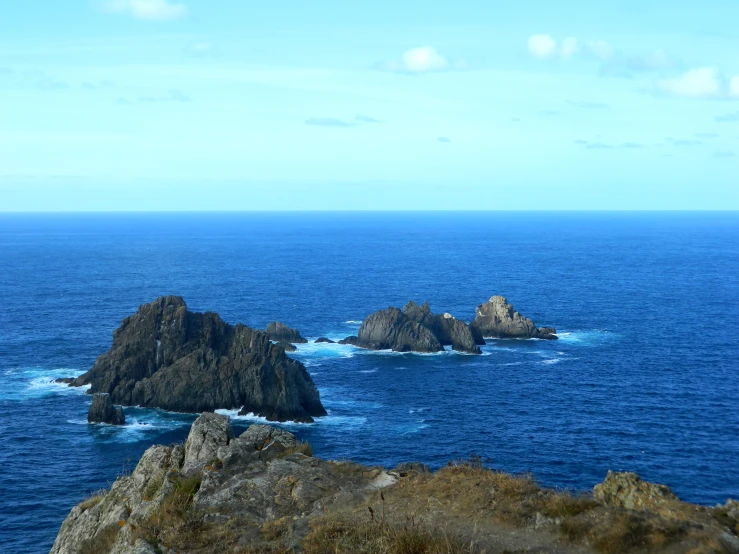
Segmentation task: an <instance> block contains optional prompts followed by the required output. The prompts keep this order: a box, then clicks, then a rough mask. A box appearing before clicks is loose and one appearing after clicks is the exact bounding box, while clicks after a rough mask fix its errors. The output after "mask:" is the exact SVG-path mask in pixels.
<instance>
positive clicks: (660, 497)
mask: <svg viewBox="0 0 739 554" xmlns="http://www.w3.org/2000/svg"><path fill="white" fill-rule="evenodd" d="M593 498H595V499H596V500H597V501H598V502H601V503H603V504H606V505H611V506H619V507H621V508H626V509H627V510H649V511H653V512H657V513H669V512H670V511H671V510H672V508H673V507H674V506H675V504H676V503H679V502H680V500H679V499H678V497H677V496H675V494H674V493H673V492H672V491H671V490H670V488H669V487H668V486H667V485H658V484H655V483H648V482H647V481H642V479H641V478H640V477H639V476H638V475H637V474H636V473H619V472H613V471H609V472H608V475H607V476H606V479H605V481H603V482H602V483H599V484H597V485H595V487H593Z"/></svg>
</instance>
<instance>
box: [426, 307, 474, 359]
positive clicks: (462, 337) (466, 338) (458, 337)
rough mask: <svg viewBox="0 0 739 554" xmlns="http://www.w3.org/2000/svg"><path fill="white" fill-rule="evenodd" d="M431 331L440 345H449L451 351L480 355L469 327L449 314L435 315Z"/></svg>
mask: <svg viewBox="0 0 739 554" xmlns="http://www.w3.org/2000/svg"><path fill="white" fill-rule="evenodd" d="M433 330H434V332H435V333H436V336H437V337H438V338H439V341H440V342H441V344H443V345H451V347H452V349H453V350H457V351H459V352H467V353H469V354H482V350H480V347H479V346H478V345H477V341H476V340H475V336H474V335H473V334H472V331H470V328H469V326H468V325H467V324H466V323H465V322H464V321H462V320H460V319H456V318H455V317H454V316H453V315H451V314H444V315H437V316H436V317H435V318H434V324H433ZM483 342H484V341H483Z"/></svg>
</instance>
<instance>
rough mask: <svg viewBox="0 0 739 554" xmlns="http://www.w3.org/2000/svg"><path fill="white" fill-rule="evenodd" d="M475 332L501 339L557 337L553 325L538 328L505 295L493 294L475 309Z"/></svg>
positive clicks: (473, 325)
mask: <svg viewBox="0 0 739 554" xmlns="http://www.w3.org/2000/svg"><path fill="white" fill-rule="evenodd" d="M470 327H471V328H472V331H473V333H474V334H477V335H478V336H479V335H482V336H483V337H492V338H500V339H531V338H538V339H557V335H556V332H557V331H556V330H554V329H553V328H552V327H540V328H537V327H536V325H534V322H533V321H531V319H529V318H528V317H524V316H522V315H521V314H519V313H518V312H517V311H516V310H514V309H513V306H511V305H510V304H509V303H508V300H506V299H505V298H504V297H503V296H493V297H492V298H491V299H490V300H488V301H487V302H485V303H484V304H480V305H479V306H478V307H477V309H476V310H475V320H474V321H473V322H472V323H471V324H470Z"/></svg>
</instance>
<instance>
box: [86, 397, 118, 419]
mask: <svg viewBox="0 0 739 554" xmlns="http://www.w3.org/2000/svg"><path fill="white" fill-rule="evenodd" d="M87 421H88V423H108V424H110V425H123V424H124V423H126V416H124V415H123V408H121V407H120V406H114V405H113V400H112V399H111V398H110V395H109V394H107V393H104V392H98V393H95V394H93V395H92V404H90V411H89V412H88V413H87Z"/></svg>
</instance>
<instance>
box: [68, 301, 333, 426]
mask: <svg viewBox="0 0 739 554" xmlns="http://www.w3.org/2000/svg"><path fill="white" fill-rule="evenodd" d="M87 384H89V385H91V389H90V391H91V392H93V393H95V392H106V393H109V394H110V396H111V399H112V400H113V402H115V403H117V404H122V405H125V406H143V407H149V408H163V409H165V410H170V411H174V412H191V413H200V412H206V411H213V410H216V409H219V408H223V409H234V408H242V407H243V410H244V412H246V413H254V414H257V415H260V416H264V417H266V418H267V419H269V420H273V421H286V420H292V419H308V418H311V416H323V415H326V410H325V409H324V408H323V406H322V405H321V401H320V398H319V394H318V390H317V389H316V387H315V385H314V384H313V380H312V379H311V377H310V375H309V374H308V372H307V371H306V369H305V367H304V366H303V365H302V364H301V363H300V362H298V361H296V360H293V359H291V358H288V357H287V356H286V355H285V351H284V350H283V349H282V348H281V347H278V346H276V345H274V344H272V342H271V341H270V339H269V337H268V336H267V335H266V334H265V333H263V332H261V331H257V330H255V329H251V328H249V327H246V326H244V325H236V326H232V325H229V324H228V323H226V322H224V321H223V320H222V319H221V318H220V317H219V316H218V314H215V313H210V312H207V313H194V312H190V311H188V310H187V306H186V305H185V301H184V300H183V299H182V298H180V297H178V296H167V297H162V298H159V299H157V300H155V301H154V302H152V303H151V304H145V305H143V306H141V307H140V308H139V310H138V311H137V312H136V313H135V314H134V315H133V316H131V317H128V318H126V319H125V320H124V321H123V323H122V324H121V326H120V327H119V328H118V329H117V330H116V331H115V332H114V333H113V346H112V347H111V349H110V350H109V351H108V352H106V353H105V354H103V355H101V356H100V357H99V358H98V359H97V361H96V362H95V365H94V366H93V368H92V369H91V370H90V371H88V372H87V373H85V374H84V375H82V376H81V377H79V378H77V379H75V382H74V385H75V386H82V385H87Z"/></svg>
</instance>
